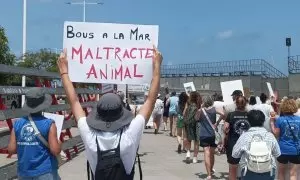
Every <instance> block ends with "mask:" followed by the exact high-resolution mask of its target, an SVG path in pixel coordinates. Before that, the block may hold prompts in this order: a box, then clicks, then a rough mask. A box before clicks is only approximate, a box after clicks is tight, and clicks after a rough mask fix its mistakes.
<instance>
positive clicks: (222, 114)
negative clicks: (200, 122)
mask: <svg viewBox="0 0 300 180" xmlns="http://www.w3.org/2000/svg"><path fill="white" fill-rule="evenodd" d="M216 113H217V114H218V115H220V117H219V119H218V120H217V122H216V126H218V125H219V124H220V122H221V121H222V119H225V115H224V113H223V112H222V111H219V110H217V111H216Z"/></svg>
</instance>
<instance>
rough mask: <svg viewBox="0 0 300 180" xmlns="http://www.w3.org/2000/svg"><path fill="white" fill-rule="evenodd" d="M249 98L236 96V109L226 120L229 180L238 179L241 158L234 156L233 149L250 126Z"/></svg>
mask: <svg viewBox="0 0 300 180" xmlns="http://www.w3.org/2000/svg"><path fill="white" fill-rule="evenodd" d="M246 106H247V99H246V98H245V97H244V96H239V97H237V98H236V110H235V111H233V112H231V113H228V115H227V118H226V122H225V133H226V137H225V139H226V140H227V142H226V143H225V146H226V155H227V162H228V164H229V180H236V178H237V172H238V164H239V162H240V158H234V157H232V150H233V147H234V145H235V144H236V142H237V140H238V139H239V137H240V135H241V134H242V133H244V132H245V131H247V130H248V129H249V128H250V123H249V121H248V115H247V110H246Z"/></svg>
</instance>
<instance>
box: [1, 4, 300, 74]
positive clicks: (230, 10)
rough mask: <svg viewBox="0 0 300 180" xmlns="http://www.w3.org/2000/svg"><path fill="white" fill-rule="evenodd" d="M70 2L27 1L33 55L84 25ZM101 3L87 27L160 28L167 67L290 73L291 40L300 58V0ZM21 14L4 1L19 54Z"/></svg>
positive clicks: (4, 16) (4, 18)
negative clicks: (252, 65) (252, 67)
mask: <svg viewBox="0 0 300 180" xmlns="http://www.w3.org/2000/svg"><path fill="white" fill-rule="evenodd" d="M76 1H80V0H73V2H76ZM87 1H89V2H95V1H96V0H95V1H94V0H87ZM65 2H70V1H69V0H27V3H28V5H27V6H28V10H27V12H28V14H27V49H28V50H37V49H40V48H62V35H63V22H64V21H66V20H68V21H81V20H82V6H78V5H73V6H70V5H66V4H65ZM102 2H104V5H96V6H88V7H87V14H86V19H87V21H91V22H110V23H131V24H157V25H159V26H160V33H159V49H160V50H161V51H162V52H163V54H164V64H181V63H197V62H209V61H225V60H240V59H252V58H263V59H266V60H268V61H269V62H275V67H276V68H278V69H280V70H281V71H283V72H287V62H286V61H287V60H286V59H287V48H286V47H285V38H286V37H287V36H290V37H291V38H292V47H291V52H292V55H295V54H300V51H299V48H300V23H299V17H300V1H299V0H289V1H282V0H248V1H246V0H227V1H225V0H185V1H179V0H148V1H146V0H102ZM22 8H23V3H22V0H1V1H0V25H1V26H3V27H4V28H5V29H6V33H7V35H8V38H9V41H10V47H11V50H12V51H13V52H14V53H16V54H20V53H21V51H22V10H23V9H22ZM272 57H273V61H272V60H271V59H272Z"/></svg>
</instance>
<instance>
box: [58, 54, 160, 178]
mask: <svg viewBox="0 0 300 180" xmlns="http://www.w3.org/2000/svg"><path fill="white" fill-rule="evenodd" d="M161 62H162V55H161V54H160V52H159V51H158V50H157V49H156V48H154V55H153V76H152V83H151V87H150V90H149V94H148V98H147V100H146V101H145V103H144V105H143V106H142V107H141V109H140V111H139V113H138V115H137V116H136V117H135V118H134V117H133V114H132V113H131V112H130V111H128V110H127V109H126V108H124V106H123V102H122V100H121V98H120V97H119V96H118V95H117V94H113V93H107V94H104V95H103V96H101V98H100V100H99V101H98V102H97V105H96V106H95V107H93V110H92V112H91V113H90V114H89V115H88V116H87V117H86V114H85V113H84V111H83V109H82V107H81V105H80V102H79V100H78V97H77V94H76V92H75V89H74V86H73V84H72V82H71V80H70V78H69V75H68V60H67V53H66V50H64V53H62V54H61V55H60V57H59V59H58V62H57V63H58V67H59V71H60V74H61V78H62V82H63V86H64V89H65V91H66V95H67V97H68V99H69V101H70V106H71V109H72V112H73V114H74V116H75V119H76V121H77V123H78V129H79V132H80V135H81V138H82V141H83V143H84V146H85V152H86V157H87V160H88V167H90V168H91V171H92V176H94V179H96V180H98V179H101V180H102V179H107V180H108V179H109V180H111V179H114V180H117V179H122V180H133V177H134V163H135V158H136V152H137V149H138V146H139V143H140V140H141V136H142V134H143V129H144V126H145V124H147V121H148V120H149V118H150V116H151V113H152V110H153V107H154V104H155V101H156V98H157V94H158V91H159V87H160V66H161ZM107 168H108V169H107ZM88 174H89V171H88Z"/></svg>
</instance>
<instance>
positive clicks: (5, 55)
mask: <svg viewBox="0 0 300 180" xmlns="http://www.w3.org/2000/svg"><path fill="white" fill-rule="evenodd" d="M15 63H16V56H15V55H14V54H12V53H11V52H10V48H9V46H8V38H7V36H6V34H5V30H4V28H3V27H1V26H0V64H5V65H15ZM13 78H14V76H13V75H7V74H0V85H11V83H12V81H13Z"/></svg>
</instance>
